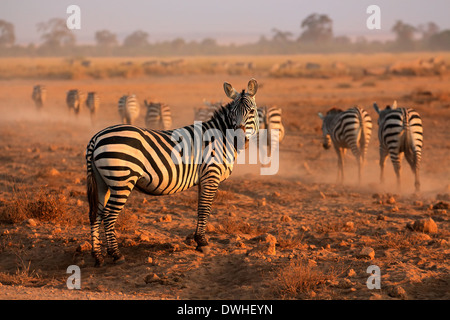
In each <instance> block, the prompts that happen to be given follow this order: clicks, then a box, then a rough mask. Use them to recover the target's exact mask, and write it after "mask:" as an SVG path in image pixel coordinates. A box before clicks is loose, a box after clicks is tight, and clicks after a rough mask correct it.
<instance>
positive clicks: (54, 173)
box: [48, 168, 61, 177]
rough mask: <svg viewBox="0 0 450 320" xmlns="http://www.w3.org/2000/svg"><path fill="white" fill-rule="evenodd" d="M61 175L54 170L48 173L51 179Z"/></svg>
mask: <svg viewBox="0 0 450 320" xmlns="http://www.w3.org/2000/svg"><path fill="white" fill-rule="evenodd" d="M60 174H61V173H60V172H59V171H58V170H56V169H55V168H51V169H50V171H49V172H48V175H49V176H51V177H56V176H59V175H60Z"/></svg>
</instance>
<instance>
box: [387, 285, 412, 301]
mask: <svg viewBox="0 0 450 320" xmlns="http://www.w3.org/2000/svg"><path fill="white" fill-rule="evenodd" d="M387 291H388V295H389V296H391V297H393V298H400V299H407V298H408V295H407V294H406V291H405V289H403V288H402V287H400V286H391V287H389V288H388V290H387Z"/></svg>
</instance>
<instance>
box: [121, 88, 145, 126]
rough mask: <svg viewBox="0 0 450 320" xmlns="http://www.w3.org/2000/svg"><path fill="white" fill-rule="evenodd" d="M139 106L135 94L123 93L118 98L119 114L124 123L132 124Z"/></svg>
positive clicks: (137, 113)
mask: <svg viewBox="0 0 450 320" xmlns="http://www.w3.org/2000/svg"><path fill="white" fill-rule="evenodd" d="M139 111H140V106H139V101H138V100H137V98H136V95H134V94H132V95H129V96H127V95H124V96H122V97H121V98H120V99H119V115H120V118H121V120H122V123H124V124H132V123H133V122H134V120H136V118H137V117H138V116H139Z"/></svg>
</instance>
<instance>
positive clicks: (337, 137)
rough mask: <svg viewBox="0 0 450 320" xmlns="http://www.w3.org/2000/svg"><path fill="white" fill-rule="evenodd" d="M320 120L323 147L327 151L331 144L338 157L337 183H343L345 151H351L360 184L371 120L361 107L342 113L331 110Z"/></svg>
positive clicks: (338, 110) (370, 130) (370, 133)
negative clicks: (356, 163) (356, 164)
mask: <svg viewBox="0 0 450 320" xmlns="http://www.w3.org/2000/svg"><path fill="white" fill-rule="evenodd" d="M319 117H320V119H322V132H323V147H324V148H325V149H329V148H330V147H331V142H333V145H334V148H335V150H336V153H337V155H338V176H337V181H338V183H343V182H344V157H345V153H346V149H351V151H352V153H353V155H354V156H355V157H356V160H357V162H358V181H359V183H361V172H362V167H363V165H364V161H365V156H366V153H367V149H368V146H369V141H370V137H371V135H372V118H371V117H370V115H369V114H368V113H367V111H365V110H364V109H363V108H361V107H353V108H350V109H347V110H345V111H343V110H342V109H338V108H332V109H330V110H329V111H328V112H327V114H326V115H325V116H324V115H323V114H322V113H320V112H319Z"/></svg>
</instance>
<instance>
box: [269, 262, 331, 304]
mask: <svg viewBox="0 0 450 320" xmlns="http://www.w3.org/2000/svg"><path fill="white" fill-rule="evenodd" d="M335 278H336V276H335V275H333V273H332V272H327V273H325V272H323V271H322V270H320V269H319V268H318V267H316V266H313V265H312V264H310V263H308V261H304V260H294V261H291V262H290V264H289V266H288V267H285V268H281V269H280V271H279V273H278V276H277V287H276V291H277V293H278V294H279V295H280V296H281V297H282V298H284V299H289V298H291V299H295V298H302V297H308V296H312V292H313V291H314V292H315V293H317V291H318V290H323V289H324V288H325V287H326V284H325V282H326V281H327V280H334V279H335Z"/></svg>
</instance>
